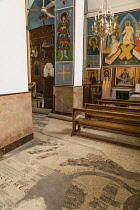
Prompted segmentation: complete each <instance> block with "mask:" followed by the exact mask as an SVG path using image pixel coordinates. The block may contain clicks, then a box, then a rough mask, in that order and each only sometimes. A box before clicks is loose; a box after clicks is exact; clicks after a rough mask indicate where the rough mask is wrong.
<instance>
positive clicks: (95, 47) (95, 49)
mask: <svg viewBox="0 0 140 210" xmlns="http://www.w3.org/2000/svg"><path fill="white" fill-rule="evenodd" d="M99 50H100V40H99V37H98V36H88V43H87V55H99Z"/></svg>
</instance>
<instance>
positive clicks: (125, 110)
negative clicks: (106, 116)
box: [84, 103, 140, 115]
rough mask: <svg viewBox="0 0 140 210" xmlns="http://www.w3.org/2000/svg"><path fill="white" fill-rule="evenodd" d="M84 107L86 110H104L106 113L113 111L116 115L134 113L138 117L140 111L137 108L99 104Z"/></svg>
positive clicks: (87, 104)
mask: <svg viewBox="0 0 140 210" xmlns="http://www.w3.org/2000/svg"><path fill="white" fill-rule="evenodd" d="M84 107H85V108H86V109H94V110H106V111H115V112H118V113H120V112H121V113H122V112H123V113H135V114H137V115H140V109H139V108H129V107H120V106H108V105H99V104H90V103H85V104H84Z"/></svg>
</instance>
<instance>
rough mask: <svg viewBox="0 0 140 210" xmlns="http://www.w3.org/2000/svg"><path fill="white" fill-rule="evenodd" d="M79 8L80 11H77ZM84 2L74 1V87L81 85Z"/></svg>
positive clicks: (80, 0) (81, 0) (82, 0)
mask: <svg viewBox="0 0 140 210" xmlns="http://www.w3.org/2000/svg"><path fill="white" fill-rule="evenodd" d="M79 8H80V9H79ZM83 28H84V0H76V1H75V55H74V59H75V71H74V86H81V85H82V69H83Z"/></svg>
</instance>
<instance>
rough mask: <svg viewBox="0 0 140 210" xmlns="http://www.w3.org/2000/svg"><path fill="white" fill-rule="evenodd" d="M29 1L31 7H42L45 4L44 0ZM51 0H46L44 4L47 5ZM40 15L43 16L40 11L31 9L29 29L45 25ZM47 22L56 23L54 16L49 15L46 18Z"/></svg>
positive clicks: (47, 23)
mask: <svg viewBox="0 0 140 210" xmlns="http://www.w3.org/2000/svg"><path fill="white" fill-rule="evenodd" d="M28 1H29V8H30V9H41V8H42V6H43V1H42V0H28ZM51 1H52V0H44V5H45V6H46V5H47V4H49V3H50V2H51ZM39 16H41V12H40V11H29V13H28V27H27V30H31V29H34V28H38V27H40V26H42V25H43V23H42V20H40V19H39ZM45 24H46V25H50V24H54V18H50V17H49V18H47V19H45Z"/></svg>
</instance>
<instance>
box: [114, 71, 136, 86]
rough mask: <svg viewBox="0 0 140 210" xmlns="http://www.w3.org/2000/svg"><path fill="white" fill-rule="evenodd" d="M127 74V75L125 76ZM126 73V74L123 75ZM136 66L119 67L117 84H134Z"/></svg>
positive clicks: (116, 75)
mask: <svg viewBox="0 0 140 210" xmlns="http://www.w3.org/2000/svg"><path fill="white" fill-rule="evenodd" d="M124 71H126V73H125V74H127V77H128V78H127V77H125V74H124ZM123 75H124V76H123ZM134 83H135V67H117V68H116V73H115V86H134Z"/></svg>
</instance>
